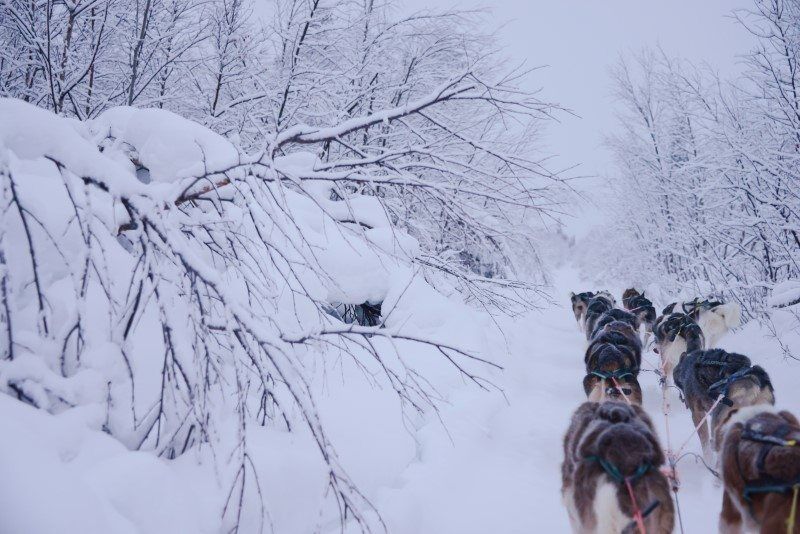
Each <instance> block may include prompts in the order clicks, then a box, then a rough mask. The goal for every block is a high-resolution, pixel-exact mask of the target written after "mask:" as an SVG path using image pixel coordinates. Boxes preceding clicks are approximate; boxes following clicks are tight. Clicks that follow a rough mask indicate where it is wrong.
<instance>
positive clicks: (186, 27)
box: [0, 0, 560, 309]
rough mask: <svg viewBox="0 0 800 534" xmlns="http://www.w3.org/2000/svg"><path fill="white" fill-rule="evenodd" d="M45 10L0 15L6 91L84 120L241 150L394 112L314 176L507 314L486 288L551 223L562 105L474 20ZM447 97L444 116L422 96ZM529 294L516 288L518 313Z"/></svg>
mask: <svg viewBox="0 0 800 534" xmlns="http://www.w3.org/2000/svg"><path fill="white" fill-rule="evenodd" d="M47 6H49V7H47ZM47 6H40V5H39V4H38V3H37V2H33V3H31V2H25V1H21V0H10V1H8V2H3V3H2V4H0V96H12V97H16V98H21V99H23V100H26V101H28V102H32V103H35V104H36V105H39V106H42V107H46V108H48V109H51V110H53V111H55V112H57V113H59V114H63V115H67V116H70V117H75V118H78V119H95V118H98V117H99V116H100V114H103V113H104V112H106V111H107V110H109V109H110V108H113V107H115V106H120V105H123V106H139V107H158V108H164V109H169V110H172V111H174V112H177V113H178V114H179V115H181V116H183V117H186V118H189V119H192V120H195V121H197V122H199V123H201V124H204V125H206V126H209V127H210V128H211V129H212V130H214V131H216V132H217V133H220V134H222V135H224V136H226V137H227V138H230V139H233V140H235V142H236V143H237V144H239V145H240V146H241V147H243V148H244V149H246V150H247V151H259V150H263V149H264V147H265V145H266V139H267V138H269V137H271V136H275V135H284V134H287V132H289V131H291V130H292V129H293V128H296V127H298V126H308V125H310V126H313V127H325V126H328V125H331V124H339V123H343V122H344V121H346V120H348V119H353V118H355V117H362V116H367V115H374V114H376V113H378V112H382V111H383V112H385V111H386V110H392V109H393V110H398V111H400V112H396V113H393V114H390V115H391V116H389V115H387V116H386V117H382V119H384V120H380V121H376V122H374V123H372V124H370V125H368V126H365V127H358V128H354V129H348V130H342V131H340V132H338V133H339V135H338V136H336V137H329V138H326V139H325V140H322V141H319V142H317V141H316V140H315V141H314V142H313V147H311V148H308V147H307V151H309V152H312V153H313V155H314V156H316V157H317V158H319V160H320V161H319V164H318V165H317V166H316V167H315V172H324V173H325V174H326V175H327V176H328V179H330V176H332V175H334V174H335V175H336V176H337V178H336V188H335V191H336V194H341V195H342V197H345V196H346V197H352V196H353V194H355V193H358V194H362V195H369V196H374V197H378V198H380V199H381V206H382V208H381V209H382V211H383V212H384V213H385V217H387V218H389V219H390V220H391V221H392V223H393V224H396V225H398V226H400V227H402V228H403V229H404V230H405V231H406V232H408V233H409V234H410V235H411V236H413V237H414V238H415V239H417V240H418V241H419V242H420V243H421V245H422V250H423V255H421V256H420V258H419V260H420V262H422V261H423V260H424V261H425V264H426V265H427V269H426V270H428V271H433V270H435V271H439V272H444V271H447V272H449V273H450V275H451V276H450V277H451V278H457V279H453V280H450V282H451V283H453V284H456V285H457V286H458V287H459V288H460V289H461V290H463V291H466V292H470V293H473V294H475V295H476V297H478V298H479V299H480V300H481V301H485V300H487V299H488V300H492V301H497V302H495V303H500V304H505V303H506V301H507V299H502V298H500V295H499V294H497V293H496V292H495V291H494V287H495V285H496V284H486V283H484V282H486V281H487V280H489V279H493V278H515V277H517V278H519V277H520V276H519V274H520V273H519V272H518V271H519V270H518V267H517V266H516V265H515V261H514V259H513V256H514V252H515V251H524V253H523V254H522V255H531V254H536V253H537V247H536V246H535V243H532V240H531V238H530V236H531V235H532V232H531V231H530V230H531V228H530V226H531V222H530V221H533V225H540V224H541V222H542V221H543V220H544V221H545V222H553V221H551V220H549V219H550V217H551V213H552V212H553V210H554V209H555V208H556V207H557V205H558V204H559V202H560V194H557V193H556V191H557V190H558V188H552V187H548V186H549V185H551V184H552V183H553V182H558V181H559V179H558V177H557V176H554V175H553V174H552V173H551V172H550V171H549V170H548V169H547V168H545V166H543V164H542V160H540V159H539V158H538V157H535V156H534V154H535V150H534V148H535V146H534V141H535V140H536V138H537V134H538V133H539V131H540V130H541V124H542V122H543V120H546V119H548V118H549V115H550V114H551V113H552V112H553V110H554V106H552V105H549V104H547V103H543V102H541V101H539V100H538V99H536V98H535V96H534V95H533V94H532V93H529V92H527V91H525V90H522V89H521V88H520V85H521V80H522V79H523V78H524V76H525V75H526V74H527V73H526V72H525V71H520V70H516V69H513V68H506V67H505V66H504V62H503V60H502V58H501V57H500V56H499V55H498V53H497V50H496V49H495V47H496V45H495V43H494V42H493V40H492V39H491V38H489V37H487V36H486V32H485V31H484V30H483V29H482V26H481V25H482V23H484V22H485V21H482V20H481V19H480V18H478V17H476V16H475V15H474V14H467V13H460V12H452V11H445V12H441V13H434V12H425V13H418V14H412V15H410V16H407V17H402V18H401V17H398V16H397V15H396V12H397V10H396V9H395V7H396V6H394V5H393V3H392V2H372V1H370V2H356V1H350V0H348V1H342V0H312V1H303V2H298V1H295V0H291V1H289V0H278V1H276V2H274V3H269V6H268V7H265V6H261V5H255V6H253V5H251V3H249V2H246V1H243V0H211V1H202V2H201V1H196V0H190V1H185V0H180V1H178V0H167V1H162V0H158V1H156V0H134V1H133V2H129V1H120V0H92V1H91V2H85V1H84V2H56V3H52V5H51V4H47ZM254 9H257V11H256V12H254ZM256 15H257V16H256ZM42 43H47V46H42ZM454 80H456V81H457V82H458V83H457V85H455V86H454V85H453V83H452V82H453V81H454ZM468 87H469V91H468V92H465V90H466V89H467V88H468ZM440 90H442V91H444V92H445V93H446V94H445V95H442V96H444V98H439V99H437V100H436V102H437V103H438V105H436V106H431V105H430V103H424V102H422V101H421V100H420V99H424V98H425V97H426V96H427V95H431V94H435V93H436V92H437V91H440ZM420 105H421V107H420ZM405 108H408V109H413V110H415V112H414V113H405V112H402V110H403V109H405ZM301 143H302V144H307V143H308V142H307V141H301ZM282 150H283V148H282ZM291 150H295V149H294V148H293V149H291ZM275 155H278V156H287V155H288V156H291V154H287V153H285V152H281V153H280V154H275ZM270 156H271V155H270ZM367 167H368V172H364V171H365V169H366V168H367ZM306 169H307V170H308V169H310V167H306ZM295 170H296V169H295ZM301 174H302V173H301ZM312 174H313V173H312ZM366 176H368V177H369V178H368V179H367V178H365V177H366ZM295 178H298V179H299V178H307V176H301V175H298V176H296V177H295ZM529 274H531V275H537V274H538V273H529ZM428 276H429V277H430V278H431V280H432V277H433V274H432V273H430V272H429V274H428ZM476 280H478V281H479V282H476ZM439 285H441V283H440V284H439ZM519 289H520V290H523V289H526V288H522V287H520V288H519ZM527 289H530V288H527ZM530 299H531V297H530V295H527V294H525V291H520V295H519V297H518V298H516V299H515V301H516V302H514V304H516V305H519V304H523V303H525V302H526V301H528V300H530ZM501 307H502V308H504V309H506V308H507V307H506V306H504V305H503V306H501ZM516 308H518V306H513V307H512V309H516Z"/></svg>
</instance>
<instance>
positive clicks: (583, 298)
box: [569, 291, 595, 330]
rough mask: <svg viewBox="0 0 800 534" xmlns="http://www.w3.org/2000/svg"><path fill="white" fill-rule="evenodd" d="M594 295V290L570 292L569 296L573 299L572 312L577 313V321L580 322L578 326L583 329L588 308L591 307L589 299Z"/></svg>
mask: <svg viewBox="0 0 800 534" xmlns="http://www.w3.org/2000/svg"><path fill="white" fill-rule="evenodd" d="M594 295H595V294H594V293H593V292H592V291H584V292H583V293H577V294H576V293H570V294H569V298H570V300H571V301H572V313H574V314H575V321H576V322H577V323H578V328H580V329H581V330H583V318H584V316H585V315H586V308H588V307H589V300H591V299H592V297H594Z"/></svg>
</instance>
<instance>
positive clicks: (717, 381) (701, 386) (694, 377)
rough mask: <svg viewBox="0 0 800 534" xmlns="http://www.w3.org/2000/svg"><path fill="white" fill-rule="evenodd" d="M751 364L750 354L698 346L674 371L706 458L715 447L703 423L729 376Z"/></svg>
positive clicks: (710, 433)
mask: <svg viewBox="0 0 800 534" xmlns="http://www.w3.org/2000/svg"><path fill="white" fill-rule="evenodd" d="M749 368H750V358H748V357H747V356H745V355H743V354H737V353H733V352H726V351H724V350H722V349H712V350H696V351H693V352H690V353H687V354H685V355H684V356H683V357H681V360H680V362H679V363H678V365H677V366H676V367H675V370H674V371H673V373H672V376H673V379H674V382H675V385H676V386H677V387H678V389H680V390H681V394H682V395H683V400H684V402H685V403H686V406H687V408H689V411H690V412H691V415H692V421H693V423H694V424H695V426H697V427H698V429H697V433H698V437H699V438H700V443H701V445H702V446H703V453H704V454H705V456H706V459H709V460H710V459H711V457H712V455H713V453H712V451H713V450H714V448H715V447H714V444H713V443H712V441H711V440H712V437H713V436H714V435H715V434H714V433H713V432H709V430H708V426H707V425H705V424H704V425H700V422H701V421H702V420H703V418H704V417H706V414H708V412H709V410H711V408H712V407H713V406H714V404H715V402H716V398H717V397H718V395H719V394H720V391H717V389H719V387H720V385H722V384H724V382H725V380H727V379H729V378H730V377H732V376H734V375H735V374H736V373H740V372H742V371H743V370H745V369H749Z"/></svg>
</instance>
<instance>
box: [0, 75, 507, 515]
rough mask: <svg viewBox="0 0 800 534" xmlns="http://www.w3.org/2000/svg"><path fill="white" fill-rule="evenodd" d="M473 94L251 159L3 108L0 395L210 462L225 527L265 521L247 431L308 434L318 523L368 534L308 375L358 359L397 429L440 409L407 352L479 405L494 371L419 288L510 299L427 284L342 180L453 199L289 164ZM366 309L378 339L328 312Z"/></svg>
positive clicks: (457, 307) (409, 183) (157, 450)
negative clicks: (401, 420)
mask: <svg viewBox="0 0 800 534" xmlns="http://www.w3.org/2000/svg"><path fill="white" fill-rule="evenodd" d="M482 91H483V88H482V87H481V86H480V85H477V84H475V82H474V81H471V80H464V79H456V80H453V81H451V82H450V83H449V84H447V85H445V86H441V87H438V88H437V89H436V90H435V91H434V92H432V93H431V94H429V95H427V96H425V97H421V98H420V99H418V100H415V101H412V102H410V103H409V104H406V105H403V106H400V107H398V108H393V109H388V110H385V111H383V112H380V113H377V114H375V115H366V116H363V117H358V118H352V119H346V120H344V121H343V122H342V123H340V124H337V125H333V126H330V127H327V128H317V127H313V126H310V125H298V126H295V127H292V128H289V129H287V130H285V131H284V132H281V133H278V134H277V135H275V136H274V137H273V138H272V139H271V140H270V141H269V144H268V146H267V148H266V149H265V150H262V151H259V152H256V153H255V154H251V155H248V154H244V153H242V152H240V151H239V150H236V148H235V147H234V146H233V145H232V144H231V143H230V142H229V141H227V140H226V139H225V138H223V137H222V136H220V135H218V134H215V133H213V132H212V131H210V130H208V129H206V128H205V127H203V126H201V125H199V124H197V123H195V122H192V121H189V120H186V119H183V118H181V117H179V116H177V115H175V114H173V113H171V112H169V111H166V110H159V109H136V108H129V107H117V108H111V109H109V110H107V111H105V112H103V113H101V114H100V115H98V117H97V118H96V119H93V120H88V121H77V120H74V119H68V118H63V117H59V116H57V115H54V114H53V113H51V112H50V111H47V110H42V109H39V108H36V107H34V106H32V105H31V104H28V103H24V102H22V101H20V100H14V99H3V100H0V117H2V118H3V120H2V121H0V180H2V183H0V188H1V189H0V191H2V212H1V213H0V216H2V221H0V267H2V269H0V273H1V274H2V278H0V295H1V296H2V309H0V318H1V319H2V323H1V324H2V326H3V328H2V332H3V333H2V335H3V338H2V344H0V349H2V354H0V390H1V391H3V392H4V393H5V394H7V395H10V396H12V397H15V398H17V399H19V400H21V401H23V402H25V403H28V404H30V405H33V406H35V407H37V408H40V409H43V410H47V411H49V412H50V413H53V414H64V413H69V414H77V415H74V416H72V417H79V418H80V419H82V420H84V421H85V423H86V424H89V425H90V426H92V427H93V428H97V429H102V430H103V431H105V432H107V433H108V434H110V435H111V436H113V437H114V438H116V440H118V441H119V442H121V443H122V444H124V445H125V446H126V447H127V448H129V449H134V450H137V449H138V450H145V451H151V452H152V453H153V454H155V455H158V456H160V457H163V458H167V459H172V458H178V457H181V456H183V455H185V454H187V453H188V452H190V451H191V452H193V453H195V454H196V453H198V451H200V452H202V451H206V452H205V453H204V454H205V455H204V456H202V457H203V458H204V459H205V460H204V461H205V462H206V463H207V464H209V465H211V466H213V467H212V469H213V470H215V471H216V472H217V473H218V477H219V479H220V484H221V485H222V486H223V487H224V488H225V492H224V493H223V494H224V495H226V498H225V499H223V500H221V501H220V502H216V503H214V504H215V505H216V506H218V510H219V517H220V518H221V524H222V525H223V526H224V528H226V529H227V528H236V526H237V525H239V524H240V522H242V521H244V522H245V523H246V524H248V525H251V526H252V525H254V524H257V523H258V521H267V519H266V518H267V511H266V510H267V509H268V507H269V504H270V503H268V502H263V500H264V499H263V495H264V494H263V493H262V492H263V491H264V489H263V487H262V485H263V484H267V483H268V482H267V481H263V480H259V478H258V476H257V472H258V469H257V467H256V465H257V464H258V463H259V462H262V461H263V455H264V454H265V453H268V452H269V451H264V450H263V448H261V447H259V444H260V443H262V442H261V441H260V438H259V437H258V435H256V434H253V432H252V430H251V427H264V426H266V427H269V428H276V429H283V430H284V431H292V432H295V433H299V435H301V436H307V438H308V439H309V440H310V442H311V443H314V444H315V445H316V447H317V448H318V450H319V454H320V457H321V459H322V461H323V462H324V464H325V465H326V468H325V469H326V472H327V485H328V486H329V492H328V495H329V497H330V499H331V503H332V504H333V505H335V506H332V510H330V511H329V512H328V513H326V515H325V520H326V521H328V520H329V515H330V513H333V512H334V511H335V510H338V513H339V514H340V515H341V517H342V518H343V520H346V521H348V522H352V523H353V524H355V525H358V526H360V527H361V528H362V529H365V530H370V529H372V528H374V527H376V526H378V525H380V520H379V518H378V516H377V515H375V513H374V511H373V510H372V506H371V505H370V503H369V502H368V501H367V500H366V499H365V498H364V497H363V496H362V494H361V493H360V492H359V490H358V489H357V487H356V485H355V484H354V483H353V481H352V480H351V479H350V478H349V477H348V474H347V473H346V472H345V471H344V469H343V468H342V466H341V465H340V463H339V461H338V459H337V455H336V451H335V450H334V448H333V446H332V444H331V440H330V439H329V438H328V435H327V433H326V428H325V424H324V422H323V420H322V418H321V417H320V413H319V409H318V407H317V405H316V402H315V395H314V388H313V387H312V383H313V382H314V378H313V377H314V376H315V375H316V373H317V372H318V369H319V368H320V367H321V368H323V369H325V368H327V366H328V365H331V361H329V360H331V358H333V361H335V360H337V359H339V358H347V359H352V360H353V361H354V362H356V365H357V366H358V368H360V369H362V370H363V372H364V374H365V376H369V377H371V378H370V379H369V381H370V382H374V383H376V384H381V385H382V387H389V388H391V389H392V390H394V391H395V392H396V393H397V395H398V398H399V399H400V401H401V405H402V406H403V409H404V410H406V411H408V412H409V413H415V412H423V411H425V410H429V409H435V407H436V400H437V399H438V398H439V393H438V392H437V391H436V390H435V389H434V387H433V385H432V384H431V382H429V380H428V379H426V377H425V376H424V373H422V372H421V371H419V370H417V369H416V368H415V365H414V364H413V363H411V362H409V361H408V357H409V352H408V350H409V347H412V346H416V347H430V348H431V349H432V352H431V354H430V357H432V358H435V357H437V355H438V357H441V358H443V361H444V362H446V363H448V364H449V365H451V366H452V370H453V372H454V373H456V374H459V375H461V376H462V377H463V378H464V379H466V380H467V381H471V382H473V383H474V384H476V385H477V386H479V387H484V388H488V387H491V385H490V383H489V382H487V381H486V380H484V379H483V378H481V376H480V374H481V370H483V371H486V370H487V369H489V368H491V367H492V366H496V365H497V364H496V363H492V362H489V361H487V360H485V353H486V351H485V350H484V349H485V347H482V346H481V343H480V341H477V342H476V341H475V340H476V339H478V340H479V339H480V336H479V332H478V331H476V332H474V336H477V337H474V336H466V337H464V336H463V335H460V336H447V335H444V333H443V331H442V326H441V325H442V324H443V322H444V321H445V320H446V319H445V318H447V317H463V316H464V313H465V312H464V308H463V304H458V303H457V301H458V300H463V297H459V296H458V294H457V293H453V294H452V295H451V296H452V297H453V299H454V300H455V301H456V302H454V301H453V300H450V299H447V298H445V297H444V296H443V295H441V294H440V293H439V292H437V291H436V290H435V289H434V287H433V286H432V285H431V283H429V282H428V281H426V278H427V279H429V280H431V281H432V282H433V283H436V284H437V285H438V286H439V287H441V288H445V290H447V289H448V288H450V290H451V291H452V290H453V289H454V288H455V285H454V284H453V283H452V280H465V282H466V283H467V286H466V287H468V288H469V287H473V288H475V292H474V293H473V295H471V297H473V298H476V299H478V300H479V301H480V302H482V303H484V304H485V305H490V304H492V302H491V300H485V299H483V296H484V295H482V294H481V293H480V291H482V287H483V284H492V285H494V286H495V287H494V289H492V290H491V291H492V293H491V294H492V295H498V296H500V297H502V298H507V299H508V300H509V301H513V299H515V298H516V297H515V296H514V294H515V290H517V289H520V288H522V287H523V284H521V283H519V284H518V283H516V282H511V281H504V280H502V279H488V278H487V279H485V280H483V279H482V278H481V277H479V276H478V275H476V276H475V277H473V278H469V279H464V278H463V275H461V276H455V275H454V274H453V273H452V272H450V271H448V270H447V269H446V268H445V265H446V262H444V261H442V262H441V263H438V264H432V262H431V260H430V259H426V253H427V254H430V252H429V251H425V249H424V247H421V245H420V243H419V242H418V240H417V239H415V238H414V237H413V236H411V235H409V233H407V232H406V231H404V230H403V228H402V227H401V225H398V224H394V223H393V222H392V219H393V217H392V216H391V215H390V214H389V213H387V211H388V210H387V207H386V206H387V204H386V202H385V197H382V196H379V195H364V194H359V192H357V191H353V190H352V189H349V188H348V187H347V186H346V185H341V184H340V182H343V181H344V182H346V184H351V183H358V182H359V181H360V182H362V183H364V184H382V183H389V184H391V183H401V184H402V185H403V186H404V187H406V188H407V189H406V190H407V191H411V192H413V191H416V190H417V189H419V190H420V194H421V195H424V194H433V195H438V196H439V198H442V199H444V198H445V197H446V196H447V195H450V196H451V199H450V200H449V203H450V204H451V205H452V206H453V207H454V208H455V209H460V204H459V203H458V202H457V201H455V200H453V199H452V197H453V196H456V195H457V194H458V193H459V192H460V190H459V189H458V188H457V187H456V186H455V185H454V184H448V183H444V184H440V185H439V184H437V183H435V182H434V183H421V182H419V183H418V182H416V181H415V180H414V178H413V177H412V176H404V175H402V174H388V173H385V172H378V171H376V172H374V174H373V172H372V171H373V170H374V169H375V168H374V167H372V159H373V158H370V157H369V156H366V155H365V156H363V157H364V159H366V160H367V162H365V163H363V162H360V161H355V160H352V161H350V162H348V164H347V165H344V166H343V167H345V168H349V170H341V169H340V167H342V166H340V165H335V164H334V165H332V164H329V163H324V162H322V161H321V160H320V158H319V157H317V156H316V154H315V153H314V152H307V151H300V150H297V149H295V150H292V148H293V147H297V146H299V145H304V146H306V147H308V146H316V145H318V144H325V143H328V142H331V141H333V140H336V139H342V138H343V136H344V135H346V134H351V133H353V132H356V131H359V130H364V129H369V128H371V127H374V126H375V125H379V124H386V123H390V122H391V121H394V120H398V119H399V118H401V117H408V116H411V115H413V114H415V113H421V112H422V111H421V110H427V112H428V113H431V112H432V109H435V107H436V106H437V105H438V104H439V103H440V102H446V101H447V100H448V99H449V98H453V97H454V95H470V94H471V95H474V98H481V97H482V96H481V95H482ZM471 192H472V191H469V193H471ZM502 200H503V199H498V200H497V201H498V202H500V201H502ZM467 298H468V299H469V296H467ZM481 299H483V300H481ZM363 303H381V308H380V312H379V313H380V324H379V325H376V326H361V325H358V324H347V323H345V322H343V321H341V320H339V319H337V318H336V317H335V316H334V315H335V314H331V313H330V312H331V309H332V306H334V305H345V306H357V305H362V304H363ZM473 337H474V338H473ZM419 350H420V349H415V352H419ZM254 443H255V444H254ZM259 458H261V459H259ZM259 499H260V500H261V501H262V502H261V504H258V505H257V504H254V503H258V502H259ZM246 503H249V504H246ZM259 510H261V512H259ZM242 514H245V515H244V517H243V516H242ZM253 515H255V516H258V517H256V518H255V519H254V517H253Z"/></svg>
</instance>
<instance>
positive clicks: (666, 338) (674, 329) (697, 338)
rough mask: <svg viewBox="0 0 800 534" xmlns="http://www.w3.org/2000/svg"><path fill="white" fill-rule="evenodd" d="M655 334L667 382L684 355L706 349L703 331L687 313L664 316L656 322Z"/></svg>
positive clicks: (657, 350) (657, 349)
mask: <svg viewBox="0 0 800 534" xmlns="http://www.w3.org/2000/svg"><path fill="white" fill-rule="evenodd" d="M653 333H654V334H655V338H656V348H655V350H656V352H657V353H658V354H659V355H660V356H661V367H662V370H663V372H664V379H665V380H666V379H669V378H670V377H672V370H673V369H674V368H675V366H676V365H678V362H679V361H680V359H681V356H682V355H683V354H684V353H687V352H692V351H695V350H701V349H703V348H705V337H704V336H703V331H702V329H701V328H700V326H699V325H698V324H697V323H696V322H694V320H693V319H692V318H691V317H690V316H689V315H687V314H685V313H669V314H667V315H662V316H661V317H659V318H658V319H657V320H656V324H655V326H654V328H653Z"/></svg>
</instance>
